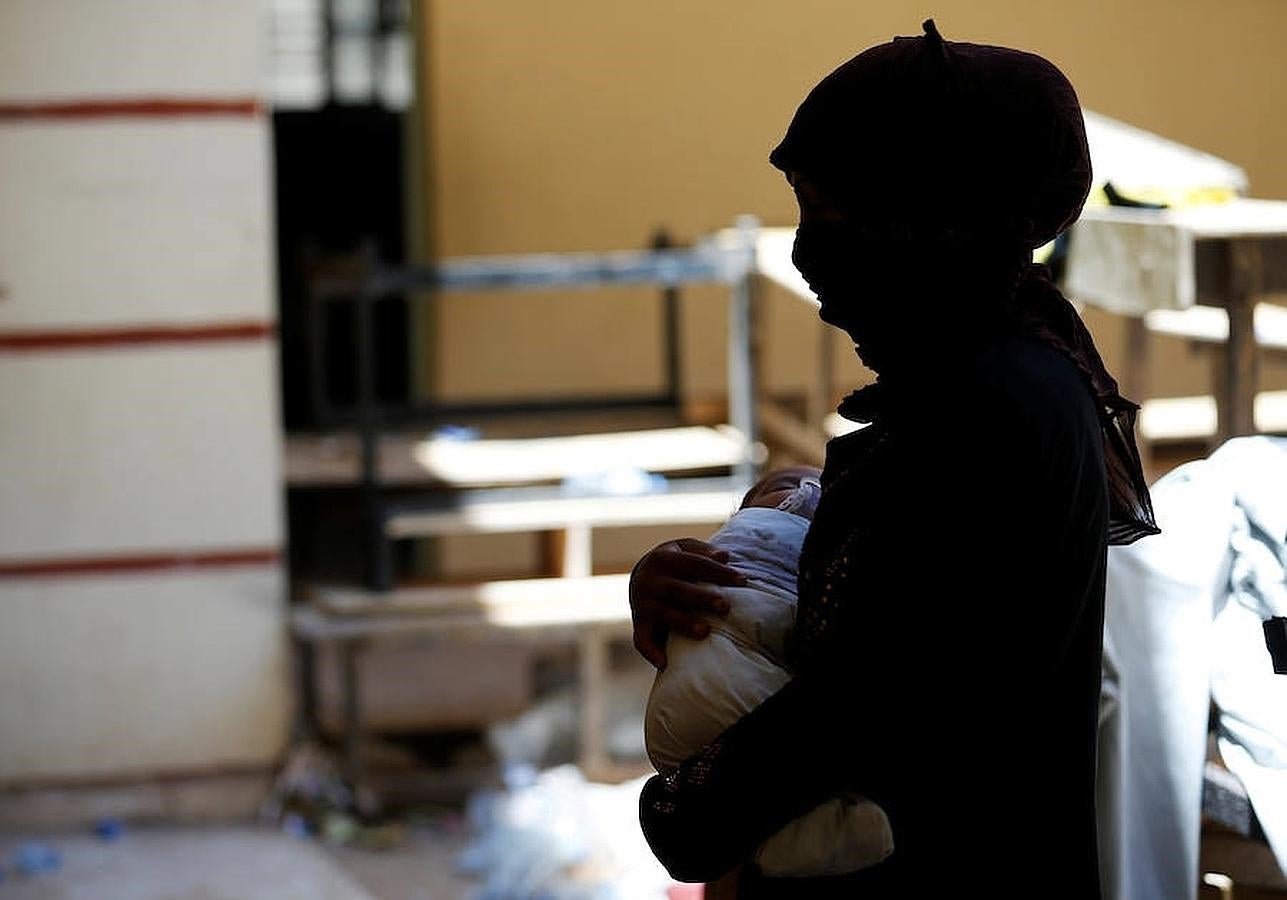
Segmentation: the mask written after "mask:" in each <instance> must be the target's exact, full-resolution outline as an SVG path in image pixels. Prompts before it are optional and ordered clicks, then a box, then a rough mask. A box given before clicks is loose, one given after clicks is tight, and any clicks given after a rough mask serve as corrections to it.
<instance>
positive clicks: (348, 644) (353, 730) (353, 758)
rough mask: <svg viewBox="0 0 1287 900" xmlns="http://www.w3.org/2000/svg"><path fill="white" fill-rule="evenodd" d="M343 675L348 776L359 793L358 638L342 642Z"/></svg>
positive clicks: (360, 724) (360, 709) (340, 646)
mask: <svg viewBox="0 0 1287 900" xmlns="http://www.w3.org/2000/svg"><path fill="white" fill-rule="evenodd" d="M339 650H340V677H341V684H342V692H343V702H344V775H345V778H347V779H348V782H349V784H350V785H351V786H352V787H353V789H354V792H355V793H356V791H357V787H358V783H359V781H360V780H361V778H362V774H363V773H362V697H361V693H360V689H361V683H360V681H359V677H358V656H359V653H360V651H361V646H360V643H359V642H358V641H354V640H347V641H342V642H340V645H339Z"/></svg>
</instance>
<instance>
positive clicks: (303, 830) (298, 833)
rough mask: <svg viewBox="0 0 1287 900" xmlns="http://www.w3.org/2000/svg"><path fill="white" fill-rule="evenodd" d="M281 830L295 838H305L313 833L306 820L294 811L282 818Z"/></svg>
mask: <svg viewBox="0 0 1287 900" xmlns="http://www.w3.org/2000/svg"><path fill="white" fill-rule="evenodd" d="M282 830H283V831H285V832H286V833H287V834H289V835H290V836H291V837H297V838H307V837H311V836H312V834H313V829H312V828H311V827H310V826H309V824H308V820H307V819H305V818H304V817H303V816H301V815H297V814H295V813H291V814H290V815H288V816H286V818H284V819H283V820H282Z"/></svg>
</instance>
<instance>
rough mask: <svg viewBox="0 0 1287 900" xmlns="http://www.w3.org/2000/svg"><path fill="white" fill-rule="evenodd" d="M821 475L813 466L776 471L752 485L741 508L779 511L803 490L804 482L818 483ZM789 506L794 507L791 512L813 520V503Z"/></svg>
mask: <svg viewBox="0 0 1287 900" xmlns="http://www.w3.org/2000/svg"><path fill="white" fill-rule="evenodd" d="M821 475H822V473H821V471H819V470H818V469H815V468H814V467H813V466H787V467H786V468H783V469H774V470H773V471H772V472H770V473H769V474H767V475H765V476H764V477H763V478H761V479H760V480H759V481H757V482H755V484H753V485H751V489H750V490H749V491H747V492H746V496H745V497H743V498H742V507H741V508H742V509H747V508H748V507H751V506H760V507H767V508H768V509H778V508H780V507H782V506H783V504H784V503H786V502H787V501H788V500H790V499H791V498H792V496H793V495H796V494H797V493H798V492H799V491H800V490H801V485H802V484H804V482H806V481H812V482H815V483H816V482H817V480H818V478H819V477H820V476H821ZM789 505H790V506H792V507H793V508H792V509H790V510H789V512H793V513H795V514H796V515H800V516H804V517H805V518H806V519H812V518H813V503H802V504H794V503H793V504H789Z"/></svg>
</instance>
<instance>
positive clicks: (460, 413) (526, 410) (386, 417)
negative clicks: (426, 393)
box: [315, 393, 674, 428]
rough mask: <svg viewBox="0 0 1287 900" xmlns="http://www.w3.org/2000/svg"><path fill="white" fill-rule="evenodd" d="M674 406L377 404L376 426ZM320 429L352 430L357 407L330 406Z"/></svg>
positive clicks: (605, 399) (648, 400)
mask: <svg viewBox="0 0 1287 900" xmlns="http://www.w3.org/2000/svg"><path fill="white" fill-rule="evenodd" d="M673 407H674V403H673V401H672V399H671V397H670V395H669V394H668V393H667V394H641V395H636V394H629V395H624V394H605V395H602V396H599V395H591V396H577V397H564V398H549V399H534V400H526V401H524V400H514V401H505V402H495V403H433V404H423V403H422V404H414V405H409V404H400V405H397V406H391V405H385V404H378V403H377V404H376V405H375V407H374V408H375V417H376V422H377V423H378V424H379V426H380V427H382V428H388V427H406V428H415V427H421V426H423V427H432V426H434V425H441V424H450V423H453V422H459V421H461V420H463V419H488V418H497V419H501V418H506V417H512V416H522V415H558V414H569V415H571V414H576V413H585V412H632V411H640V412H645V411H648V410H668V409H672V408H673ZM315 419H316V423H317V427H319V428H351V427H353V426H355V425H359V424H360V416H359V412H358V409H357V407H356V406H354V407H335V406H332V405H330V404H329V403H327V404H326V405H325V406H324V407H323V408H321V409H319V410H318V411H317V413H316V415H315Z"/></svg>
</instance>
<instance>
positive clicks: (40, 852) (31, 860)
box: [13, 841, 63, 875]
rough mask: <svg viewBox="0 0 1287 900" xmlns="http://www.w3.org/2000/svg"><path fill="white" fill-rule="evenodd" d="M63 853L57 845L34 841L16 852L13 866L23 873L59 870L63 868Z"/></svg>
mask: <svg viewBox="0 0 1287 900" xmlns="http://www.w3.org/2000/svg"><path fill="white" fill-rule="evenodd" d="M62 865H63V855H62V854H61V853H60V852H58V849H57V848H56V847H51V846H50V845H49V844H42V843H40V842H38V841H32V842H31V843H28V844H23V845H22V846H21V847H19V848H18V852H17V853H15V854H14V858H13V866H14V868H15V869H17V870H18V871H19V872H21V873H22V874H23V875H41V874H44V873H46V872H57V871H58V870H59V869H61V868H62Z"/></svg>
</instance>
